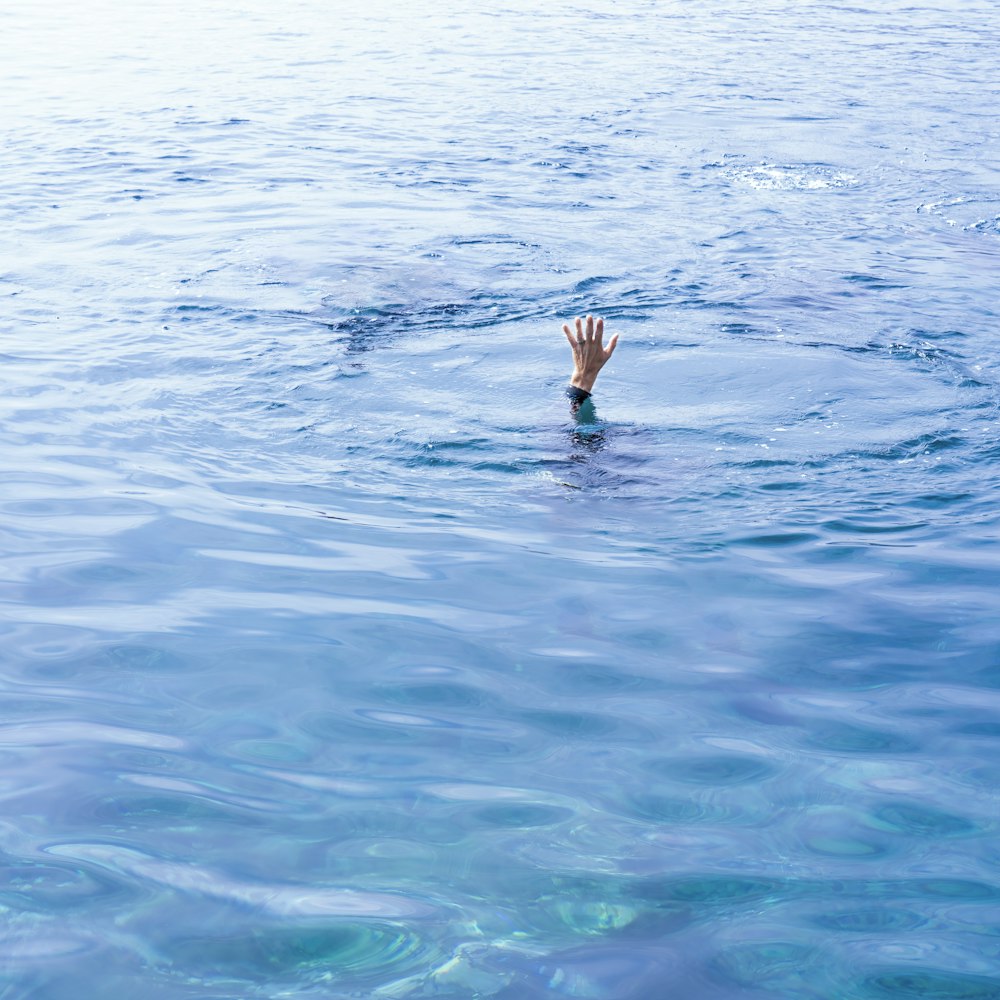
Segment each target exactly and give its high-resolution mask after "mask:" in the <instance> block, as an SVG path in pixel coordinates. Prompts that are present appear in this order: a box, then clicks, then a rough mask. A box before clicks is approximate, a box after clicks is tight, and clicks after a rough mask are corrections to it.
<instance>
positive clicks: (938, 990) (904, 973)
mask: <svg viewBox="0 0 1000 1000" xmlns="http://www.w3.org/2000/svg"><path fill="white" fill-rule="evenodd" d="M862 986H863V987H864V988H865V989H866V991H868V992H870V993H871V994H872V995H873V996H884V997H893V998H900V997H919V998H920V1000H1000V978H989V977H986V976H970V975H965V974H963V973H959V972H945V971H940V972H939V971H930V970H925V969H913V970H905V969H901V970H899V971H886V972H882V973H877V974H875V975H871V976H868V977H866V978H865V979H864V981H863V983H862Z"/></svg>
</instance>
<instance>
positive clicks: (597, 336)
mask: <svg viewBox="0 0 1000 1000" xmlns="http://www.w3.org/2000/svg"><path fill="white" fill-rule="evenodd" d="M563 333H565V334H566V339H567V340H568V341H569V346H570V347H571V348H572V349H573V375H572V377H571V378H570V380H569V384H570V385H575V386H576V387H577V388H578V389H583V390H584V391H585V392H590V390H591V389H593V388H594V383H595V382H596V381H597V373H598V372H599V371H600V370H601V369H602V368H603V367H604V366H605V365H606V364H607V363H608V359H609V358H610V357H611V355H612V354H614V352H615V347H617V346H618V334H617V333H616V334H615V335H614V336H613V337H612V338H611V340H609V341H608V346H607V347H605V346H604V320H603V319H599V320H598V321H597V323H596V325H595V323H594V317H593V316H588V317H587V325H586V327H584V324H583V319H582V318H581V317H579V316H577V318H576V334H575V335H574V334H573V332H572V331H571V330H570V328H569V324H568V323H564V324H563Z"/></svg>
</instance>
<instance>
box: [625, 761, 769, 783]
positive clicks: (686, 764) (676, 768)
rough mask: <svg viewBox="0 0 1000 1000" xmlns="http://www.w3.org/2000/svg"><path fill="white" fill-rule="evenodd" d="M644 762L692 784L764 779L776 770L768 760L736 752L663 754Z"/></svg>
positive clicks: (651, 769) (664, 773)
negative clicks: (684, 754)
mask: <svg viewBox="0 0 1000 1000" xmlns="http://www.w3.org/2000/svg"><path fill="white" fill-rule="evenodd" d="M644 766H645V767H646V768H647V769H649V770H650V771H654V772H655V773H656V774H661V775H663V776H664V777H666V778H673V779H674V780H675V781H682V782H685V783H688V784H693V785H743V784H748V783H750V782H755V781H763V780H765V779H766V778H769V777H770V776H771V775H772V774H773V773H774V768H773V767H772V766H771V765H770V764H768V763H766V762H765V761H761V760H755V759H754V758H752V757H746V756H733V755H726V756H722V755H720V756H714V757H680V758H676V759H674V758H660V759H655V760H651V761H648V762H646V763H645V765H644Z"/></svg>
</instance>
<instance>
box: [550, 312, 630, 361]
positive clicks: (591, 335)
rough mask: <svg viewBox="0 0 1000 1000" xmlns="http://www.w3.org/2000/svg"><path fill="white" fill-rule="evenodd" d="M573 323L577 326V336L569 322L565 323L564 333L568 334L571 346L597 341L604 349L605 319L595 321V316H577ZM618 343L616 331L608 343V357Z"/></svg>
mask: <svg viewBox="0 0 1000 1000" xmlns="http://www.w3.org/2000/svg"><path fill="white" fill-rule="evenodd" d="M573 325H574V326H575V327H576V335H575V336H574V334H573V331H572V330H571V329H570V326H569V324H568V323H563V333H564V334H566V339H567V340H568V341H569V343H570V346H571V347H576V346H578V345H580V344H593V343H596V344H597V346H598V347H600V348H601V349H602V350H604V320H603V319H600V318H599V319H597V320H596V321H595V320H594V317H593V316H587V317H583V316H577V317H576V319H575V320H574V321H573ZM617 343H618V334H617V333H616V334H615V335H614V336H613V337H612V338H611V341H610V342H609V344H608V347H607V352H606V353H607V356H608V357H611V352H612V351H614V349H615V345H616V344H617Z"/></svg>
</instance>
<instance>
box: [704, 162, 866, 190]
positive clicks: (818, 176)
mask: <svg viewBox="0 0 1000 1000" xmlns="http://www.w3.org/2000/svg"><path fill="white" fill-rule="evenodd" d="M707 166H708V167H722V170H723V175H724V176H725V177H726V178H727V179H728V180H729V181H730V182H731V183H733V184H738V185H740V186H742V187H749V188H753V189H754V190H756V191H823V190H831V189H837V188H850V187H856V186H857V185H858V184H860V183H861V181H860V178H859V177H858V176H857V175H856V174H852V173H850V172H849V171H847V170H841V169H838V168H836V167H830V166H827V165H826V164H822V163H769V162H768V161H766V160H762V161H761V162H760V163H755V164H742V163H736V164H728V165H725V166H723V165H722V164H708V165H707Z"/></svg>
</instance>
